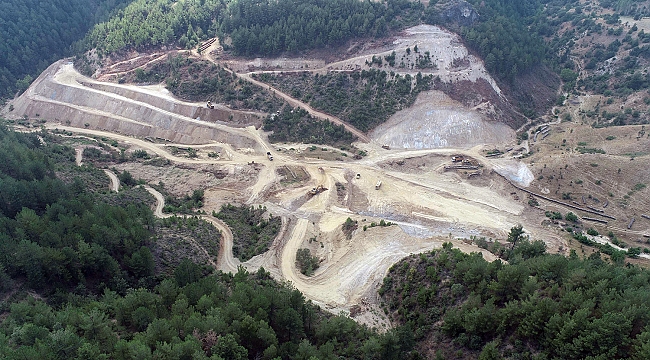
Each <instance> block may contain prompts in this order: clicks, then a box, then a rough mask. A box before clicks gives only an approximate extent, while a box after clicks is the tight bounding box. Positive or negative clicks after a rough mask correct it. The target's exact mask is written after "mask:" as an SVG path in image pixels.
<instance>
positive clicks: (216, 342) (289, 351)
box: [0, 260, 408, 360]
mask: <svg viewBox="0 0 650 360" xmlns="http://www.w3.org/2000/svg"><path fill="white" fill-rule="evenodd" d="M203 272H204V271H203V270H202V269H201V268H200V267H199V266H198V265H195V264H193V263H191V262H190V261H188V260H184V261H183V262H181V264H180V265H179V266H178V267H177V269H176V271H175V272H174V276H173V277H168V278H166V279H164V280H163V281H161V282H160V283H159V284H158V285H157V286H156V287H155V288H153V289H151V290H148V289H144V288H140V289H131V290H129V291H128V293H127V294H126V295H121V294H118V293H115V292H113V291H110V290H107V291H105V292H104V293H103V294H102V295H101V296H100V297H97V298H92V297H77V298H76V299H75V301H73V302H70V303H69V304H68V305H67V306H65V307H52V306H50V305H48V304H47V303H46V302H44V301H42V300H35V299H34V298H31V297H30V298H29V299H27V300H24V301H21V302H18V303H14V304H12V305H11V306H10V308H9V309H7V310H8V312H7V313H6V314H5V315H6V318H4V320H3V322H2V324H0V357H2V358H3V359H8V360H10V359H11V360H13V359H197V360H202V359H223V360H226V359H227V360H244V359H338V358H356V359H361V358H366V359H400V358H401V356H404V354H406V353H408V349H407V348H405V347H404V346H402V345H401V342H400V341H399V340H400V335H401V333H400V332H398V331H391V332H388V333H387V334H385V335H378V334H376V333H374V332H372V331H370V330H368V329H367V328H365V327H362V326H360V325H357V324H356V323H355V322H354V321H353V320H352V319H350V318H347V317H345V316H336V317H332V316H327V315H325V314H324V313H323V312H322V311H321V310H319V309H318V308H317V307H316V306H314V305H312V304H311V303H310V302H307V301H305V298H304V297H303V295H302V294H301V293H300V292H299V291H297V290H294V289H292V288H290V287H289V286H287V285H280V284H278V283H276V282H274V281H273V280H271V279H270V274H269V273H268V272H265V271H264V269H260V271H259V272H258V273H257V274H254V275H251V274H248V273H246V272H245V271H244V270H241V271H240V272H238V273H237V274H235V275H234V276H233V275H231V274H223V273H218V274H214V275H209V276H206V275H205V274H204V273H203Z"/></svg>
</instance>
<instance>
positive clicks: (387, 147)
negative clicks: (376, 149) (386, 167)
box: [381, 144, 390, 150]
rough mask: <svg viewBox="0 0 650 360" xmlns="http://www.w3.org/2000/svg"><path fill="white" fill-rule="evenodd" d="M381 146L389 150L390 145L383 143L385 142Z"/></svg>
mask: <svg viewBox="0 0 650 360" xmlns="http://www.w3.org/2000/svg"><path fill="white" fill-rule="evenodd" d="M381 148H382V149H386V150H390V146H388V145H385V144H384V145H382V146H381Z"/></svg>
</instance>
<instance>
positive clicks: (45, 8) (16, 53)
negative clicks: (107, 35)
mask: <svg viewBox="0 0 650 360" xmlns="http://www.w3.org/2000/svg"><path fill="white" fill-rule="evenodd" d="M127 1H128V0H48V1H46V2H43V1H36V0H8V1H2V2H0V98H3V97H10V96H13V95H14V94H15V93H16V92H18V91H24V90H25V89H27V87H28V86H29V84H30V83H31V82H32V80H33V79H35V78H36V77H37V76H38V74H39V73H40V72H42V71H43V70H45V68H46V67H48V66H49V65H50V64H51V63H52V62H54V61H56V60H58V59H60V58H61V57H63V56H67V55H70V54H71V53H72V51H71V45H72V44H73V43H74V42H75V41H77V40H80V39H81V38H83V36H84V34H85V33H86V32H87V31H88V30H89V29H90V28H91V27H92V25H93V24H94V23H96V22H97V21H100V20H103V19H104V17H106V16H107V14H108V13H109V12H110V11H111V10H112V9H114V8H116V7H119V6H122V5H123V4H125V3H126V2H127Z"/></svg>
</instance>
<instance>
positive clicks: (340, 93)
mask: <svg viewBox="0 0 650 360" xmlns="http://www.w3.org/2000/svg"><path fill="white" fill-rule="evenodd" d="M255 76H256V78H257V79H258V80H260V81H263V82H267V83H269V84H272V85H273V86H276V87H278V88H279V89H281V90H282V91H284V92H286V93H288V94H290V95H291V96H293V97H295V98H296V99H301V100H302V101H304V102H307V103H309V104H310V105H311V106H313V107H314V108H316V109H318V110H322V111H324V112H326V113H329V114H331V115H334V116H337V117H339V118H341V119H343V120H345V121H346V122H348V123H350V124H352V125H353V126H355V127H356V128H357V129H359V130H361V131H368V130H371V129H373V128H375V127H376V126H377V125H379V124H381V123H383V122H385V121H386V120H388V118H389V117H390V116H391V115H393V114H394V113H396V112H397V111H399V110H402V109H405V108H407V107H409V106H411V105H412V104H413V102H415V98H416V97H417V95H418V94H419V93H420V92H421V91H426V90H429V89H431V88H432V86H433V78H432V76H422V74H420V73H418V74H417V76H415V77H412V76H411V75H409V74H406V75H404V76H402V75H400V74H395V73H392V72H391V73H387V72H386V71H383V70H377V69H370V70H362V71H355V72H352V73H329V74H326V75H318V74H315V75H313V74H310V73H306V72H305V73H301V74H289V73H287V74H282V75H272V74H266V73H265V74H259V75H255Z"/></svg>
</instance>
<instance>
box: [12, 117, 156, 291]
mask: <svg viewBox="0 0 650 360" xmlns="http://www.w3.org/2000/svg"><path fill="white" fill-rule="evenodd" d="M39 136H41V138H42V139H43V142H44V143H45V144H43V143H42V142H41V140H40V139H39ZM39 136H37V135H36V134H21V133H16V132H13V131H11V130H8V129H7V128H6V127H5V126H4V125H1V127H0V159H2V161H1V162H0V164H1V165H0V224H1V225H0V278H2V279H3V281H1V282H0V287H1V288H0V290H2V291H7V290H9V289H11V287H12V283H13V281H12V280H11V279H17V280H18V282H19V283H24V284H25V285H26V286H28V287H29V288H31V289H34V290H36V291H38V292H39V293H41V294H44V295H47V296H49V297H50V299H51V301H52V302H53V303H56V302H58V301H60V299H59V298H65V296H66V294H67V293H68V292H72V293H77V294H81V295H83V294H86V293H87V292H90V293H95V292H98V291H103V289H105V288H110V289H113V290H116V291H125V290H126V288H128V287H132V286H138V285H139V284H141V285H142V284H148V283H150V282H151V281H152V279H151V277H152V276H153V275H154V273H153V270H154V262H153V258H152V255H151V252H150V250H149V247H148V246H149V245H150V244H151V242H152V230H153V226H154V219H153V214H152V212H151V210H150V209H149V207H148V206H146V205H145V204H143V203H142V202H140V201H133V200H131V201H129V197H130V195H129V193H128V192H126V193H124V194H122V195H117V194H102V193H97V192H94V191H93V189H92V188H89V187H88V186H87V185H86V183H85V181H83V180H82V179H86V178H88V177H92V176H93V173H94V175H95V176H96V175H98V174H101V175H100V176H104V175H103V174H102V172H101V171H100V170H98V169H93V168H91V167H87V166H84V167H77V166H76V165H75V163H74V157H75V155H74V150H73V149H72V148H69V147H67V146H63V145H60V144H58V142H59V138H57V137H55V136H51V135H47V134H45V133H43V134H40V135H39ZM89 173H90V174H89ZM57 174H59V175H60V176H61V177H59V176H57ZM91 183H92V182H91ZM104 187H105V185H104ZM56 299H58V300H56Z"/></svg>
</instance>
